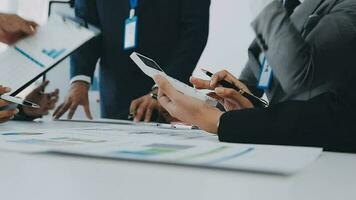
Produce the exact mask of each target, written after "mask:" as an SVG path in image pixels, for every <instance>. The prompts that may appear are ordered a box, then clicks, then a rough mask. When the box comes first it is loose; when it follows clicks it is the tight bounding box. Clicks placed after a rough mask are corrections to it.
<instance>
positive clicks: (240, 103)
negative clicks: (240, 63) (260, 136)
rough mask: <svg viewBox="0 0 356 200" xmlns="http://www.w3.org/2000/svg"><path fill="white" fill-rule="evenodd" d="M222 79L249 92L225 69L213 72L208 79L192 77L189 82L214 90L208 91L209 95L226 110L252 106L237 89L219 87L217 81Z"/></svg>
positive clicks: (199, 87) (198, 87)
mask: <svg viewBox="0 0 356 200" xmlns="http://www.w3.org/2000/svg"><path fill="white" fill-rule="evenodd" d="M222 80H226V81H228V82H230V83H232V84H234V85H235V86H236V87H238V88H240V89H243V90H244V91H245V92H250V90H249V89H248V88H247V87H246V85H245V84H243V83H242V82H240V81H239V80H238V79H237V78H235V77H234V76H233V75H232V74H230V73H229V72H227V71H225V70H224V71H220V72H218V73H216V74H214V75H213V76H212V77H211V80H210V81H208V80H202V79H199V78H194V77H191V78H190V82H191V83H192V84H193V85H194V86H195V88H197V89H208V90H214V92H212V93H209V96H211V97H213V98H215V99H217V100H218V101H219V102H220V103H221V104H222V105H223V106H224V107H225V109H226V110H227V111H230V110H241V109H247V108H253V107H254V106H253V104H252V103H251V102H250V101H249V100H248V99H247V98H245V97H244V96H242V95H241V94H240V93H239V92H238V91H236V90H234V89H230V88H223V87H220V85H219V82H220V81H222Z"/></svg>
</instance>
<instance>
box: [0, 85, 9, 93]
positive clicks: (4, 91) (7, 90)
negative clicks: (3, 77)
mask: <svg viewBox="0 0 356 200" xmlns="http://www.w3.org/2000/svg"><path fill="white" fill-rule="evenodd" d="M9 92H11V89H10V88H8V87H2V86H0V95H2V94H5V93H9Z"/></svg>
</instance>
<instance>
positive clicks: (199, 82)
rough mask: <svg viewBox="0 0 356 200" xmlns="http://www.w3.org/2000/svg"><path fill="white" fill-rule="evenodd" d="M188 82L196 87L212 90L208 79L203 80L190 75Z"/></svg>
mask: <svg viewBox="0 0 356 200" xmlns="http://www.w3.org/2000/svg"><path fill="white" fill-rule="evenodd" d="M189 81H190V83H191V84H193V85H194V87H195V88H196V89H209V90H213V89H214V88H213V87H211V86H210V81H208V80H203V79H200V78H195V77H190V79H189Z"/></svg>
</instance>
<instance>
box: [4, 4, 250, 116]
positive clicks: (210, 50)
mask: <svg viewBox="0 0 356 200" xmlns="http://www.w3.org/2000/svg"><path fill="white" fill-rule="evenodd" d="M62 1H66V0H62ZM211 1H212V4H211V18H210V35H209V40H208V44H207V47H206V49H205V51H204V53H203V55H202V57H201V59H200V61H199V63H198V65H197V69H196V70H195V72H194V75H195V76H198V77H204V76H203V75H202V73H201V72H200V70H199V69H200V68H206V69H209V70H211V71H212V72H216V71H219V70H222V69H227V70H229V71H231V72H232V73H234V74H235V75H236V76H238V75H239V74H240V72H241V70H242V68H243V67H244V65H245V62H246V61H247V48H248V46H249V44H250V43H251V41H252V39H253V37H254V33H253V31H252V29H251V27H250V22H251V21H252V18H253V17H252V12H251V9H250V4H251V2H250V1H254V0H244V1H239V0H211ZM48 10H49V0H0V12H3V13H16V14H18V15H20V16H21V17H23V18H26V19H30V20H34V21H36V22H37V23H38V24H44V23H45V22H46V20H47V18H48ZM51 11H52V13H56V12H61V13H63V12H65V13H68V14H73V10H72V9H71V8H70V6H69V5H67V4H52V9H51ZM4 49H6V46H5V45H3V44H1V43H0V53H1V51H3V50H4ZM59 74H60V76H59ZM96 74H97V73H96ZM47 78H48V79H49V80H50V81H51V84H50V87H49V88H48V89H49V90H52V89H54V88H59V89H60V92H61V93H60V96H61V100H60V101H62V100H63V98H65V96H66V95H67V91H68V88H69V62H68V60H66V61H64V62H63V63H61V64H60V65H59V66H58V67H56V68H55V69H54V70H52V71H51V72H50V73H48V75H47ZM94 84H95V85H94V86H93V87H92V91H91V93H90V103H91V111H92V114H93V115H94V117H96V118H98V117H99V116H100V109H99V101H100V99H99V95H98V91H96V89H97V84H99V83H97V82H96V81H94ZM83 117H84V114H83V112H82V109H81V108H79V109H78V112H77V113H76V116H75V118H77V119H80V118H83Z"/></svg>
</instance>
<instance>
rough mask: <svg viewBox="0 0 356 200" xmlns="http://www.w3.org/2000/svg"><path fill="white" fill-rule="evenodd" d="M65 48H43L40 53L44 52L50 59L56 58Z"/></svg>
mask: <svg viewBox="0 0 356 200" xmlns="http://www.w3.org/2000/svg"><path fill="white" fill-rule="evenodd" d="M65 51H66V49H59V50H57V49H43V50H42V53H43V54H45V55H46V56H48V57H50V58H52V59H57V58H58V57H59V56H61V55H62V54H63V53H64V52H65Z"/></svg>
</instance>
